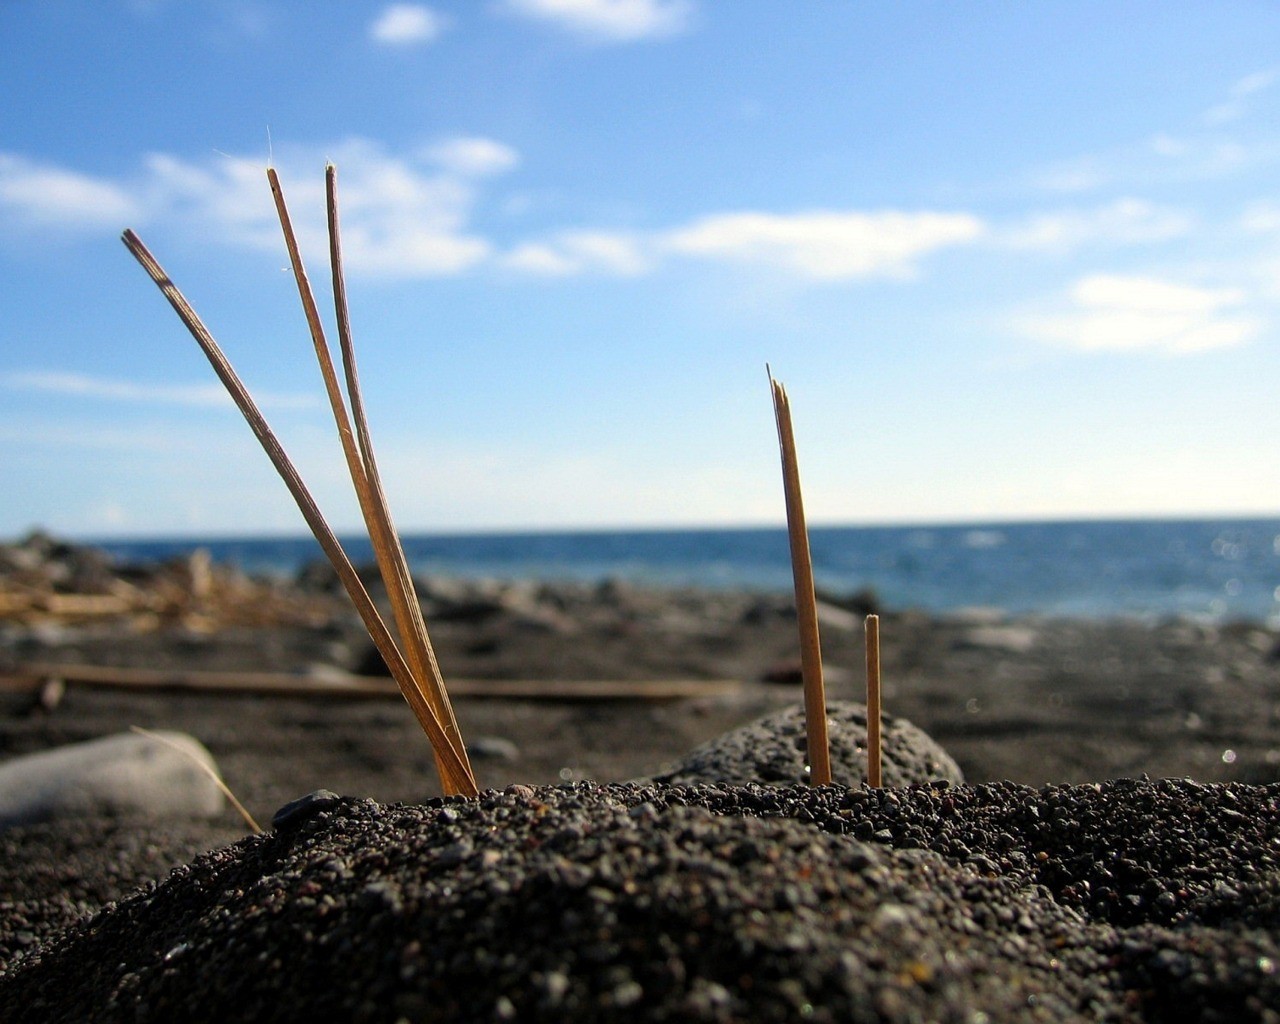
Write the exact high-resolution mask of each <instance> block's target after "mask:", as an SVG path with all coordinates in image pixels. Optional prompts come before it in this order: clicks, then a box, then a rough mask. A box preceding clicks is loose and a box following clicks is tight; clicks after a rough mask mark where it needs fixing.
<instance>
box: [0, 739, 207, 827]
mask: <svg viewBox="0 0 1280 1024" xmlns="http://www.w3.org/2000/svg"><path fill="white" fill-rule="evenodd" d="M166 740H167V741H168V742H165V741H166ZM170 744H173V746H171V745H170ZM175 748H176V749H175ZM196 762H199V764H197V763H196ZM200 764H203V765H205V766H207V767H208V768H209V769H211V770H213V771H215V772H216V771H217V765H216V764H215V762H214V760H213V756H212V755H211V754H210V753H209V751H208V750H206V749H205V748H204V746H203V745H201V743H200V742H199V741H198V740H196V739H195V738H194V737H192V736H188V735H186V734H185V733H180V732H164V733H157V734H155V736H142V735H138V734H135V733H120V734H117V735H114V736H106V737H103V738H102V739H97V740H90V741H88V742H86V743H73V744H70V745H67V746H64V747H57V748H55V749H53V750H46V751H42V752H41V753H38V754H28V755H26V756H23V757H17V758H13V759H11V760H9V761H6V762H5V763H4V764H0V829H4V828H9V827H11V826H14V825H28V824H33V823H36V822H43V821H56V820H60V819H66V818H79V817H84V816H88V815H110V816H115V817H125V816H136V817H145V818H152V819H160V818H212V817H214V816H216V815H217V814H219V813H220V812H221V811H222V808H223V804H224V799H225V798H224V797H223V795H222V791H221V790H220V789H219V788H218V786H217V784H216V783H215V782H214V781H213V779H212V778H210V777H209V775H208V774H206V772H205V771H204V770H202V769H201V767H200V766H199V765H200Z"/></svg>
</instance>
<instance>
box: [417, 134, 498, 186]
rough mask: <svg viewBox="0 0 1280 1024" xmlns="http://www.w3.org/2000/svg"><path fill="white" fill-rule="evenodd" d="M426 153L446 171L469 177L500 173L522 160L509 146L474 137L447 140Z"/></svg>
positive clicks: (430, 147)
mask: <svg viewBox="0 0 1280 1024" xmlns="http://www.w3.org/2000/svg"><path fill="white" fill-rule="evenodd" d="M426 156H427V158H428V159H429V160H431V161H433V162H434V163H437V164H439V165H440V166H441V167H443V168H444V169H445V170H447V171H452V172H454V173H455V174H461V175H465V176H468V177H483V176H486V175H490V174H501V173H502V172H503V171H509V170H511V169H512V168H513V167H515V166H516V164H518V163H519V162H520V155H519V154H518V153H517V152H516V151H515V150H514V149H512V148H511V147H510V146H506V145H503V144H502V143H501V142H496V141H494V140H493V139H485V138H475V137H464V138H456V139H446V140H445V141H443V142H440V143H437V144H436V145H434V146H429V147H428V148H427V150H426Z"/></svg>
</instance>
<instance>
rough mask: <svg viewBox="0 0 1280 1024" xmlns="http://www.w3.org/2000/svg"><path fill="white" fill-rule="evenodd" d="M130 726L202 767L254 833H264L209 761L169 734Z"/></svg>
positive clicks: (256, 834)
mask: <svg viewBox="0 0 1280 1024" xmlns="http://www.w3.org/2000/svg"><path fill="white" fill-rule="evenodd" d="M129 728H130V729H132V730H133V731H134V732H136V733H137V734H138V735H139V736H145V737H147V739H151V740H155V741H156V742H157V743H163V744H164V745H165V746H166V747H169V748H170V749H172V750H176V751H177V752H178V753H179V754H181V755H182V756H183V757H185V758H186V759H187V760H188V761H190V762H191V763H192V764H193V765H195V766H196V767H197V768H198V769H200V771H202V772H203V773H204V774H205V775H207V776H209V778H210V779H211V780H212V782H213V784H214V785H215V786H217V787H218V789H219V790H220V791H221V792H222V795H223V796H225V797H226V798H227V799H228V800H230V801H231V806H232V807H234V808H235V809H236V813H237V814H239V815H240V817H242V818H243V819H244V823H245V824H246V825H248V826H249V828H250V830H251V831H252V832H253V834H254V835H255V836H260V835H262V826H261V825H259V824H258V823H257V822H256V821H255V820H254V818H253V815H252V814H250V813H249V812H248V811H247V810H246V809H245V806H244V804H242V803H241V802H240V801H239V800H237V799H236V795H235V794H234V793H233V792H231V787H230V786H228V785H227V784H226V783H225V782H223V781H222V776H221V775H219V774H218V773H217V772H216V771H214V770H213V769H212V768H211V767H209V765H208V763H206V762H205V761H202V760H200V758H198V757H196V756H195V754H193V753H192V752H191V751H190V750H188V749H187V748H186V747H184V746H181V745H180V744H177V743H174V742H173V740H171V739H169V737H168V736H161V735H160V734H159V733H158V732H152V731H151V730H150V729H144V728H142V726H140V725H131V726H129Z"/></svg>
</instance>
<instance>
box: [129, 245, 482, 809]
mask: <svg viewBox="0 0 1280 1024" xmlns="http://www.w3.org/2000/svg"><path fill="white" fill-rule="evenodd" d="M122 239H123V241H124V244H125V245H126V246H127V247H128V249H129V251H130V252H131V253H133V256H134V258H135V259H136V260H137V261H138V262H139V263H140V264H141V265H142V269H143V270H145V271H146V272H147V275H148V276H149V277H150V278H151V280H152V281H154V282H155V284H156V286H157V287H158V288H159V289H160V291H161V293H162V294H163V295H164V297H165V298H166V299H168V300H169V305H171V306H172V307H173V309H174V311H175V312H176V313H177V314H178V317H179V319H181V320H182V322H183V324H184V325H185V326H186V328H187V330H188V331H190V332H191V336H192V337H193V338H194V339H195V340H196V343H197V344H198V345H199V346H200V348H201V350H202V351H203V352H204V354H205V357H206V358H207V359H208V360H209V364H210V365H211V366H212V367H213V371H214V373H216V374H217V375H218V379H219V380H221V381H222V384H223V386H224V387H225V388H226V389H227V392H228V393H229V394H230V395H231V397H232V399H233V400H234V401H235V403H236V405H237V407H238V408H239V409H240V412H241V414H242V415H243V416H244V418H245V421H246V422H247V423H248V424H249V428H250V429H251V430H252V431H253V433H254V436H255V437H257V439H258V442H259V444H261V445H262V449H263V451H265V452H266V453H267V457H268V458H269V459H270V460H271V463H272V465H273V466H275V469H276V472H277V473H279V474H280V478H281V479H282V480H283V481H284V484H285V486H286V487H287V488H288V489H289V493H290V494H292V495H293V499H294V501H295V502H296V503H297V505H298V510H299V511H300V512H301V513H302V518H303V519H304V520H306V523H307V525H308V526H309V527H310V528H311V532H312V534H313V535H314V536H315V538H316V541H317V542H318V543H319V545H320V547H321V549H322V550H323V551H324V553H325V556H326V557H327V558H328V559H329V561H330V563H332V565H333V568H334V571H335V572H337V574H338V578H339V579H340V580H341V581H342V584H343V586H344V587H345V588H346V591H347V593H348V595H350V597H351V601H352V603H353V604H354V605H355V607H356V611H357V612H358V613H359V615H360V618H361V619H362V620H363V621H364V624H365V628H366V629H367V630H368V631H369V636H370V638H371V639H372V640H373V642H374V646H376V647H377V648H378V653H380V654H381V655H382V657H383V660H384V661H386V663H387V667H388V668H389V669H390V670H391V675H392V677H393V678H394V679H395V681H396V683H397V684H398V685H399V687H400V692H401V693H403V694H404V697H405V700H406V701H408V703H409V706H410V707H411V708H412V709H413V713H414V715H415V717H416V718H417V719H418V723H419V724H420V725H421V726H422V729H423V731H424V732H426V734H427V737H428V739H429V740H430V741H431V745H432V747H433V748H434V749H435V750H437V751H444V756H443V758H442V760H443V762H444V763H443V770H442V772H441V785H442V786H443V787H445V788H446V789H451V790H452V791H454V792H459V793H468V794H471V795H474V794H476V793H477V792H478V789H477V788H476V785H475V781H474V779H473V778H472V777H471V774H470V772H468V771H467V770H466V768H465V767H464V765H463V763H462V761H461V759H460V758H459V757H458V754H457V752H456V751H455V750H454V748H453V744H452V743H451V742H450V741H449V737H448V736H447V734H446V733H445V731H444V729H443V727H442V726H441V724H440V722H439V720H438V719H437V718H436V716H435V713H434V712H433V711H432V710H431V707H430V705H429V704H428V703H427V702H426V700H425V699H424V698H423V697H422V694H421V693H420V692H419V691H418V687H417V684H416V683H415V682H414V680H413V677H412V676H411V675H410V673H409V667H408V665H406V664H405V660H404V658H403V657H402V656H401V654H400V651H399V649H398V648H397V647H396V644H395V641H394V640H392V638H391V634H390V632H389V631H388V630H387V627H386V624H385V623H384V622H383V621H382V616H380V615H379V614H378V609H377V608H376V607H375V606H374V603H373V601H372V600H371V599H370V597H369V594H368V592H367V591H366V590H365V589H364V585H363V584H362V583H361V582H360V577H359V576H358V575H357V573H356V571H355V568H354V567H353V566H352V565H351V562H350V560H349V559H348V558H347V554H346V552H345V551H343V550H342V545H341V544H339V543H338V539H337V537H336V536H334V533H333V531H332V530H331V529H330V528H329V524H328V523H326V522H325V520H324V516H322V515H321V514H320V509H319V507H318V506H317V505H316V503H315V499H313V498H312V497H311V494H310V492H309V491H308V490H307V487H306V485H305V484H304V483H303V482H302V477H301V476H299V474H298V471H297V469H295V468H294V465H293V463H292V462H291V461H290V460H289V456H288V455H287V454H286V453H285V450H284V448H283V447H282V446H281V444H280V442H279V441H278V440H277V439H276V436H275V434H274V433H272V431H271V428H270V426H268V424H267V421H266V419H265V418H264V417H263V415H262V413H261V412H260V411H259V410H258V407H257V405H256V404H255V403H254V401H253V398H252V397H251V396H250V395H249V392H248V390H247V389H246V388H245V386H244V384H243V383H241V381H240V378H239V377H238V376H237V375H236V372H235V370H234V369H232V367H231V364H230V362H228V361H227V357H226V356H225V355H223V353H222V349H221V348H219V347H218V343H217V342H216V341H214V339H213V335H211V334H210V333H209V330H208V328H207V327H205V325H204V324H203V323H202V322H201V320H200V318H199V317H198V316H197V315H196V312H195V310H193V309H192V308H191V305H190V304H189V303H188V302H187V300H186V298H185V297H184V296H183V294H182V292H180V291H179V290H178V288H177V286H176V285H175V284H174V283H173V282H172V281H171V280H170V279H169V276H168V274H166V273H165V271H164V269H163V268H162V267H161V266H160V264H159V263H158V262H156V259H155V257H154V256H152V255H151V253H150V252H149V251H148V250H147V247H146V246H145V245H143V244H142V240H141V239H140V238H139V237H138V236H137V235H136V234H134V232H133V231H132V230H129V231H125V233H124V235H123V236H122Z"/></svg>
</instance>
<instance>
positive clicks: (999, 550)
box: [101, 519, 1280, 625]
mask: <svg viewBox="0 0 1280 1024" xmlns="http://www.w3.org/2000/svg"><path fill="white" fill-rule="evenodd" d="M343 543H344V546H345V547H346V548H347V551H348V554H349V555H350V557H351V558H352V560H353V561H355V562H357V563H360V562H367V561H371V560H372V553H371V551H370V548H369V542H368V540H367V539H359V538H350V539H347V538H344V541H343ZM404 545H405V551H406V554H407V556H408V558H409V561H410V564H411V566H412V568H413V570H414V572H415V573H426V574H437V575H443V576H452V577H462V578H476V577H489V578H498V579H538V580H576V581H597V580H602V579H606V578H617V579H622V580H627V581H630V582H634V583H639V584H651V585H667V586H683V585H692V586H702V587H717V588H737V587H741V588H750V589H756V590H787V589H789V588H790V587H791V567H790V566H791V563H790V554H789V549H788V546H787V538H786V533H785V531H784V530H782V529H780V528H778V529H698V530H636V531H589V532H555V533H494V534H477V535H433V536H426V535H419V536H406V537H405V538H404ZM101 546H102V547H104V548H105V549H107V550H108V551H110V552H111V553H113V554H114V555H116V556H117V557H118V558H122V559H126V560H160V559H165V558H169V557H172V556H174V555H178V554H181V553H183V552H185V551H189V550H191V549H192V548H195V547H205V548H208V549H209V551H210V552H211V554H212V555H213V557H214V558H215V559H216V560H218V561H222V562H228V563H234V564H236V565H238V566H239V567H241V568H242V569H244V570H245V571H248V572H254V573H269V574H277V575H290V574H292V573H294V572H296V571H297V570H298V569H299V568H300V567H301V566H302V565H304V564H305V563H307V562H309V561H311V560H313V559H317V558H320V557H321V555H320V551H319V548H318V547H317V546H316V544H315V542H314V541H312V540H311V539H310V538H258V539H235V540H229V539H218V538H208V539H205V540H198V539H197V540H193V539H185V540H181V541H178V540H135V541H108V542H103V543H101ZM810 547H811V549H812V552H813V563H814V575H815V578H816V581H817V585H818V587H819V588H820V589H825V590H828V591H831V592H834V593H852V592H853V591H857V590H861V589H864V588H869V589H871V590H873V591H875V593H876V594H877V595H878V596H879V598H880V600H881V601H882V603H883V604H884V606H886V607H889V608H918V609H921V610H924V611H929V612H940V613H945V612H952V611H956V610H958V609H961V608H967V607H974V606H981V607H992V608H998V609H1003V610H1004V611H1007V612H1010V613H1014V614H1044V615H1066V616H1077V617H1087V618H1097V617H1109V616H1117V615H1122V616H1134V617H1142V618H1160V617H1166V616H1175V615H1176V616H1184V617H1189V618H1196V619H1202V620H1207V621H1227V620H1234V619H1248V620H1253V621H1269V622H1271V623H1272V624H1277V625H1280V519H1250V520H1241V519H1237V520H1229V519H1228V520H1216V521H1214V520H1197V521H1191V520H1134V521H1114V522H1059V523H1004V524H999V523H997V524H990V525H964V526H905V527H817V528H813V529H811V531H810Z"/></svg>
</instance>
